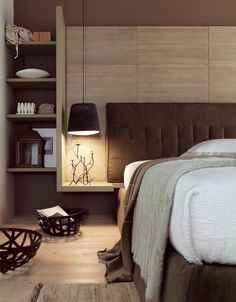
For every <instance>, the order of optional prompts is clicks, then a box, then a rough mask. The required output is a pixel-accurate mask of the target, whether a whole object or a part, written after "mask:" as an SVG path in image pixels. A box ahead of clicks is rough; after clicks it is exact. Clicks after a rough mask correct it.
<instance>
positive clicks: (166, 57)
mask: <svg viewBox="0 0 236 302" xmlns="http://www.w3.org/2000/svg"><path fill="white" fill-rule="evenodd" d="M138 33H139V64H141V65H160V64H161V65H163V64H164V65H186V64H187V65H206V64H208V28H207V27H181V26H179V27H158V26H155V27H139V32H138Z"/></svg>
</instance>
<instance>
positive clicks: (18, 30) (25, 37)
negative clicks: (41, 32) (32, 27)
mask: <svg viewBox="0 0 236 302" xmlns="http://www.w3.org/2000/svg"><path fill="white" fill-rule="evenodd" d="M5 36H6V40H7V41H8V42H10V43H11V44H14V45H15V46H16V56H15V57H14V58H15V59H16V58H18V56H19V47H18V45H19V44H21V43H22V42H30V41H33V34H32V32H31V31H29V30H28V29H26V28H24V27H18V26H16V25H13V26H11V25H10V24H6V26H5Z"/></svg>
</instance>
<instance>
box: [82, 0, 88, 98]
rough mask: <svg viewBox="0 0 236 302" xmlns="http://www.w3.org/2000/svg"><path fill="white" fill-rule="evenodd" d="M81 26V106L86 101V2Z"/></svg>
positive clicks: (83, 0)
mask: <svg viewBox="0 0 236 302" xmlns="http://www.w3.org/2000/svg"><path fill="white" fill-rule="evenodd" d="M82 12H83V15H82V24H83V32H82V35H83V59H82V64H83V79H82V81H83V82H82V84H83V88H82V89H83V90H82V97H83V104H84V103H85V99H86V78H85V73H86V66H85V47H86V45H85V43H86V39H85V26H86V25H87V24H86V23H87V20H86V19H85V16H86V0H82Z"/></svg>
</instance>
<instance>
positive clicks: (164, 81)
mask: <svg viewBox="0 0 236 302" xmlns="http://www.w3.org/2000/svg"><path fill="white" fill-rule="evenodd" d="M139 98H140V101H141V102H207V101H208V67H207V65H206V66H204V65H203V66H202V65H199V66H197V65H195V66H188V65H175V66H173V65H152V66H151V65H141V66H140V67H139Z"/></svg>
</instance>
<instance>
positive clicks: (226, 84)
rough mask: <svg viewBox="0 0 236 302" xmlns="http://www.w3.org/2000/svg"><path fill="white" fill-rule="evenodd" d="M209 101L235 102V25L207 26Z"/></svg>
mask: <svg viewBox="0 0 236 302" xmlns="http://www.w3.org/2000/svg"><path fill="white" fill-rule="evenodd" d="M209 62H210V64H209V101H210V102H220V103H221V102H233V103H235V102H236V27H218V26H217V27H210V28H209Z"/></svg>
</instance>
